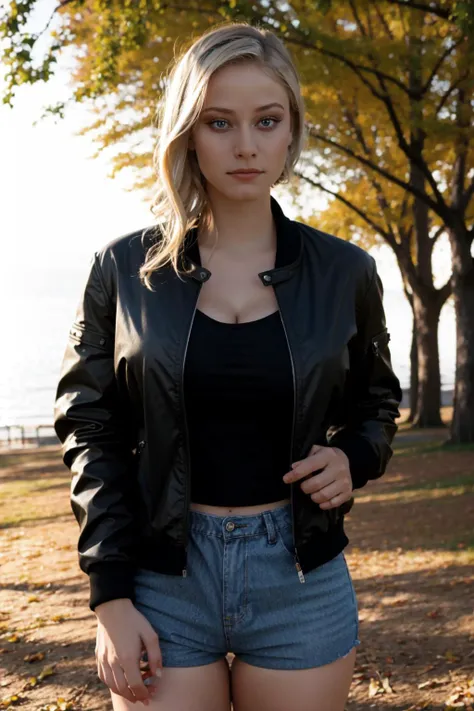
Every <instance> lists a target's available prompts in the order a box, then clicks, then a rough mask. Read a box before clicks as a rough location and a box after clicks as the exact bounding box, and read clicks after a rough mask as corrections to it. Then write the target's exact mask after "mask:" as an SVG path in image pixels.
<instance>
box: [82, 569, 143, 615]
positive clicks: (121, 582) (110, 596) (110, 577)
mask: <svg viewBox="0 0 474 711" xmlns="http://www.w3.org/2000/svg"><path fill="white" fill-rule="evenodd" d="M89 583H90V599H89V608H90V609H91V610H92V611H94V610H95V608H96V607H97V606H98V605H101V604H102V603H103V602H108V601H109V600H117V599H118V598H130V600H131V601H132V602H134V600H135V595H134V567H133V566H132V565H130V564H128V563H121V562H113V563H112V562H111V563H105V562H104V563H100V564H97V565H95V566H94V568H93V570H91V571H90V572H89Z"/></svg>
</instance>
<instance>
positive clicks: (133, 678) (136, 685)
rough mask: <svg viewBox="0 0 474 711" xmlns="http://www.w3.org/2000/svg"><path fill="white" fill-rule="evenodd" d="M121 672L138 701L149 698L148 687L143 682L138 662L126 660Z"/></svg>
mask: <svg viewBox="0 0 474 711" xmlns="http://www.w3.org/2000/svg"><path fill="white" fill-rule="evenodd" d="M123 674H124V675H125V678H126V682H125V684H127V685H128V687H129V689H130V690H131V691H132V693H133V694H134V695H135V696H136V698H137V699H138V700H139V701H145V699H146V700H148V699H149V698H150V693H149V691H148V688H147V687H146V686H145V684H144V683H143V678H142V675H141V672H140V667H139V665H138V663H135V664H134V663H133V662H126V663H125V664H124V667H123Z"/></svg>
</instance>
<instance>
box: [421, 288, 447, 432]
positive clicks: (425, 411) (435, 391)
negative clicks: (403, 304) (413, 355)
mask: <svg viewBox="0 0 474 711" xmlns="http://www.w3.org/2000/svg"><path fill="white" fill-rule="evenodd" d="M440 312H441V306H440V305H439V299H436V298H427V294H426V293H424V294H423V295H422V296H421V295H420V294H417V293H414V294H413V317H414V328H415V333H416V342H417V350H418V389H417V408H416V414H415V417H414V420H413V425H414V426H415V427H444V424H443V421H442V419H441V414H440V408H441V377H440V370H439V348H438V325H439V317H440Z"/></svg>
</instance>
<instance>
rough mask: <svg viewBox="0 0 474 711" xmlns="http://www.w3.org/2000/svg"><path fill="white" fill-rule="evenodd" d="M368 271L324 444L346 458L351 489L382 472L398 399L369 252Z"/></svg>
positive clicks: (389, 453) (378, 281)
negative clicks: (337, 407) (336, 418)
mask: <svg viewBox="0 0 474 711" xmlns="http://www.w3.org/2000/svg"><path fill="white" fill-rule="evenodd" d="M367 256H368V257H369V262H370V264H371V274H370V278H369V285H368V288H367V290H366V292H365V295H364V298H363V299H362V303H361V304H359V305H358V306H357V309H356V311H357V334H356V336H355V337H354V338H353V339H352V340H351V342H350V343H349V358H350V367H349V374H348V378H347V384H346V388H345V397H344V403H343V407H342V408H341V411H342V417H341V418H340V422H338V424H337V426H334V427H332V428H331V429H330V431H329V432H328V444H329V445H330V446H331V447H338V448H339V449H342V450H343V451H344V452H345V454H346V455H347V457H348V459H349V464H350V470H351V477H352V483H353V488H354V489H359V488H361V487H363V486H364V485H365V484H366V483H367V481H368V480H369V479H377V478H378V477H380V476H382V474H384V472H385V470H386V467H387V464H388V462H389V460H390V458H391V456H392V454H393V450H392V448H391V446H390V445H391V443H392V440H393V438H394V436H395V433H396V431H397V429H398V426H397V424H396V419H397V418H398V417H399V416H400V412H399V409H398V407H399V404H400V402H401V399H402V390H401V388H400V382H399V380H398V378H397V376H396V375H395V373H394V372H393V369H392V363H391V356H390V351H389V347H388V343H389V341H390V335H389V333H388V331H387V328H386V322H385V313H384V308H383V286H382V282H381V279H380V277H379V275H378V273H377V267H376V263H375V260H374V259H373V257H371V256H370V255H367Z"/></svg>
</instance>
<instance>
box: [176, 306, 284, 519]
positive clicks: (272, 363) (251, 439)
mask: <svg viewBox="0 0 474 711" xmlns="http://www.w3.org/2000/svg"><path fill="white" fill-rule="evenodd" d="M184 397H185V406H186V417H187V422H188V430H189V444H190V458H191V501H192V502H194V503H200V504H208V505H210V506H253V505H256V504H264V503H270V502H272V501H279V500H281V499H286V498H289V496H290V487H289V484H285V483H284V482H283V481H282V477H283V475H284V474H285V473H286V472H287V471H289V469H290V463H291V462H290V439H291V426H292V420H293V377H292V371H291V362H290V357H289V351H288V345H287V342H286V338H285V334H284V330H283V325H282V323H281V319H280V313H279V311H275V312H274V313H272V314H270V315H269V316H266V317H264V318H261V319H258V320H256V321H250V322H247V323H237V324H236V323H224V322H222V321H216V320H215V319H213V318H211V317H210V316H207V315H206V314H204V313H203V312H202V311H199V310H196V315H195V318H194V323H193V327H192V330H191V335H190V339H189V344H188V350H187V354H186V362H185V370H184Z"/></svg>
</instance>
